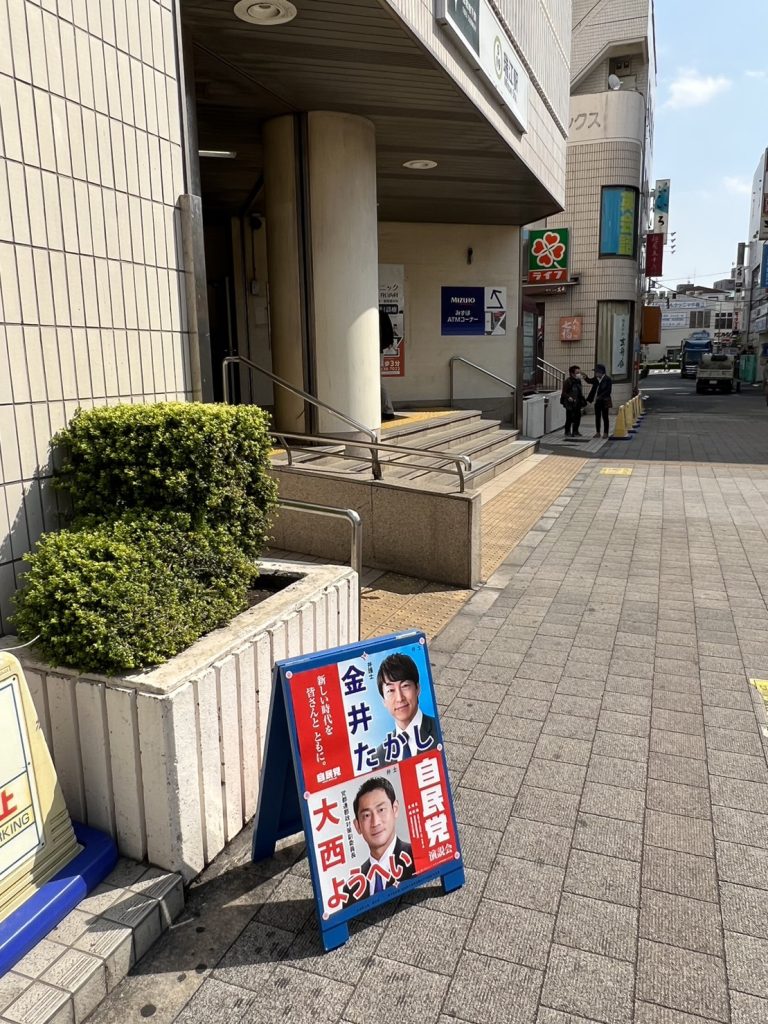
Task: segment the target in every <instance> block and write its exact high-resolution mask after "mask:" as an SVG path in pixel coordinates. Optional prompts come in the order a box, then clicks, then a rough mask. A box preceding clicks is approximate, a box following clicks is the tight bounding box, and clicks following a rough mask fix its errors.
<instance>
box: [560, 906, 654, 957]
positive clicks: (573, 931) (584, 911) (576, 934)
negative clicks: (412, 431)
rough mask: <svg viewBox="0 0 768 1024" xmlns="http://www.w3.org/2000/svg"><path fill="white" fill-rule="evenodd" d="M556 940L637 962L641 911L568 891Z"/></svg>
mask: <svg viewBox="0 0 768 1024" xmlns="http://www.w3.org/2000/svg"><path fill="white" fill-rule="evenodd" d="M554 941H555V942H556V943H558V944H559V945H561V946H572V947H573V948H574V949H583V950H585V951H586V952H588V953H599V954H601V955H602V956H611V957H616V958H617V959H619V960H628V961H631V962H633V961H634V959H635V954H636V952H637V911H636V910H635V909H634V908H633V907H625V906H621V905H619V904H617V903H610V902H607V901H606V900H603V899H590V898H588V897H585V896H576V895H573V894H572V893H567V892H564V893H563V896H562V899H561V901H560V910H559V912H558V915H557V924H556V926H555V935H554Z"/></svg>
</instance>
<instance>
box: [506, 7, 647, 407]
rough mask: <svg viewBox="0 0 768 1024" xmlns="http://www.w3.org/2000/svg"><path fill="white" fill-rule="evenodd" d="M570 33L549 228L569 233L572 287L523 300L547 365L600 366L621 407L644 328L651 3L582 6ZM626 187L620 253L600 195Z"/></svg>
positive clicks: (607, 199) (534, 293) (534, 292)
mask: <svg viewBox="0 0 768 1024" xmlns="http://www.w3.org/2000/svg"><path fill="white" fill-rule="evenodd" d="M573 25H574V29H573V45H572V52H571V75H572V87H571V114H570V137H569V142H568V157H567V176H566V201H565V209H564V211H563V212H562V213H559V214H556V215H555V216H553V217H550V218H548V219H547V220H546V222H545V223H546V226H551V227H567V228H569V229H570V235H571V257H570V275H571V279H572V280H574V281H575V283H573V284H570V285H569V286H568V287H567V288H565V289H563V290H562V291H561V293H560V294H545V293H544V289H527V296H526V297H527V299H528V301H529V302H530V303H534V302H535V303H536V304H537V306H538V310H539V318H538V324H539V354H540V355H541V356H542V357H543V359H544V360H545V361H546V362H548V363H550V364H552V365H554V366H556V367H558V368H559V369H561V370H567V368H568V366H569V365H571V364H573V363H577V364H580V365H581V367H582V369H583V370H587V371H588V372H591V370H592V367H593V366H594V364H595V362H596V361H600V362H604V363H605V364H606V366H607V367H608V372H609V373H612V374H613V376H614V380H615V382H616V384H617V389H616V390H617V395H618V397H619V399H622V398H623V397H625V396H627V395H628V394H629V392H630V390H631V386H632V381H633V375H634V374H633V361H634V356H635V354H636V353H637V351H638V349H639V337H640V325H641V309H642V301H641V300H642V292H643V281H644V279H643V277H642V268H643V248H642V241H643V236H644V231H645V230H646V226H647V223H648V215H649V202H650V182H649V175H650V162H651V148H652V137H653V100H654V85H655V56H654V45H655V44H654V31H653V5H652V2H651V0H648V2H643V3H637V2H632V3H630V2H629V0H625V2H622V3H611V2H608V0H603V2H602V3H597V4H594V3H592V2H589V3H588V2H586V0H576V2H575V3H574V9H573ZM609 76H615V77H614V78H611V85H613V86H614V87H616V86H617V85H618V88H611V87H610V86H609ZM584 115H586V118H585V116H584ZM590 125H591V127H590ZM621 188H625V189H629V190H631V194H632V196H633V197H634V204H635V213H634V223H635V227H634V232H633V236H634V237H633V239H631V240H630V241H631V242H632V241H633V243H634V244H633V245H630V248H629V249H628V250H627V251H626V253H625V254H622V255H615V254H613V253H612V252H611V247H610V244H608V245H607V237H608V234H609V232H608V231H607V230H606V229H604V218H605V215H606V212H607V209H608V207H609V204H610V200H611V197H610V196H609V195H605V196H604V190H606V189H607V190H612V189H621ZM606 245H607V248H606ZM625 315H629V317H630V321H629V345H630V349H631V352H630V358H629V359H627V360H625V365H624V367H623V368H622V367H621V361H620V359H619V356H618V353H616V358H615V359H614V351H613V349H614V338H613V331H612V324H613V323H614V317H621V318H622V321H621V322H622V323H623V324H625V323H626V321H624V319H623V317H624V316H625ZM563 318H567V319H570V318H580V319H581V338H580V340H575V341H574V340H570V339H569V340H562V339H561V319H563Z"/></svg>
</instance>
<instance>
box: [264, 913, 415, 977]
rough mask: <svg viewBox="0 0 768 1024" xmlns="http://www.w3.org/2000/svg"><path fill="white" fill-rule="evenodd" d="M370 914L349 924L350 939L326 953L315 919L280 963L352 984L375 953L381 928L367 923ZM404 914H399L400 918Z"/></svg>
mask: <svg viewBox="0 0 768 1024" xmlns="http://www.w3.org/2000/svg"><path fill="white" fill-rule="evenodd" d="M372 916H373V915H370V914H366V915H365V916H364V917H362V918H360V919H358V920H357V921H352V922H350V931H349V940H348V941H347V942H346V943H345V944H344V945H343V946H340V947H339V948H338V949H334V950H331V952H329V953H326V952H325V950H324V949H323V943H322V940H321V938H320V931H319V929H318V927H317V921H316V920H315V919H314V918H310V920H309V921H308V922H307V923H306V924H305V925H304V927H303V928H302V929H301V931H300V932H299V934H298V935H297V936H296V938H295V939H294V941H293V942H292V943H291V946H290V948H289V949H288V952H287V953H286V954H285V956H283V957H282V958H281V962H282V963H283V964H284V965H285V966H288V967H297V968H299V969H300V970H302V971H309V972H310V973H311V974H320V975H322V976H323V977H325V978H332V979H333V980H335V981H341V982H344V983H346V984H349V985H355V984H357V982H358V981H359V980H360V976H361V974H362V973H363V971H364V970H365V968H366V967H367V965H368V961H369V960H370V958H371V956H372V955H373V953H374V952H375V951H376V947H377V946H378V943H379V939H380V938H381V937H382V929H381V928H376V927H374V926H373V925H372V924H371V923H370V918H371V917H372ZM402 917H403V915H401V914H398V915H397V918H398V919H401V918H402Z"/></svg>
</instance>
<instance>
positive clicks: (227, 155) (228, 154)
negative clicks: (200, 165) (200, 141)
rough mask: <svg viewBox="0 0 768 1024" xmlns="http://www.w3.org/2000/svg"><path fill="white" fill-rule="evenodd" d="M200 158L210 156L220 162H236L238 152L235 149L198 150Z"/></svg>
mask: <svg viewBox="0 0 768 1024" xmlns="http://www.w3.org/2000/svg"><path fill="white" fill-rule="evenodd" d="M197 155H198V156H210V157H214V158H216V159H218V160H234V159H235V157H236V156H237V151H236V150H234V149H198V151H197Z"/></svg>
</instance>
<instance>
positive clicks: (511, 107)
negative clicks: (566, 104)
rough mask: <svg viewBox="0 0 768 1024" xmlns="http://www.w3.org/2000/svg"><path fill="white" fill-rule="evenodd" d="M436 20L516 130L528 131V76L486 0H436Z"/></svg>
mask: <svg viewBox="0 0 768 1024" xmlns="http://www.w3.org/2000/svg"><path fill="white" fill-rule="evenodd" d="M435 17H436V18H437V20H438V21H439V22H440V23H441V24H443V25H444V26H445V28H446V29H447V31H448V32H449V34H450V35H451V36H452V38H453V39H454V40H455V41H456V42H457V43H458V44H459V45H460V46H461V47H462V49H463V50H464V52H465V54H466V55H467V58H468V60H469V63H470V65H471V66H472V67H473V68H474V69H475V70H477V71H479V72H480V74H481V75H482V77H483V78H484V79H485V81H486V83H487V84H488V85H489V86H490V87H491V89H493V91H494V92H495V93H496V96H497V98H498V100H499V102H500V103H502V104H503V105H504V106H505V107H506V108H507V110H508V111H509V113H510V114H511V115H512V119H513V120H514V121H515V123H516V124H517V126H518V128H519V129H520V130H521V131H523V132H525V131H527V130H528V88H529V84H528V75H527V74H526V71H525V68H524V67H523V63H522V61H521V60H520V58H519V57H518V55H517V53H516V51H515V48H514V46H513V45H512V43H511V41H510V38H509V36H508V35H507V32H506V30H505V29H504V26H503V25H502V24H501V22H500V21H499V19H498V17H497V16H496V13H495V12H494V10H493V9H492V7H491V5H490V3H489V2H488V0H436V2H435Z"/></svg>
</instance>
